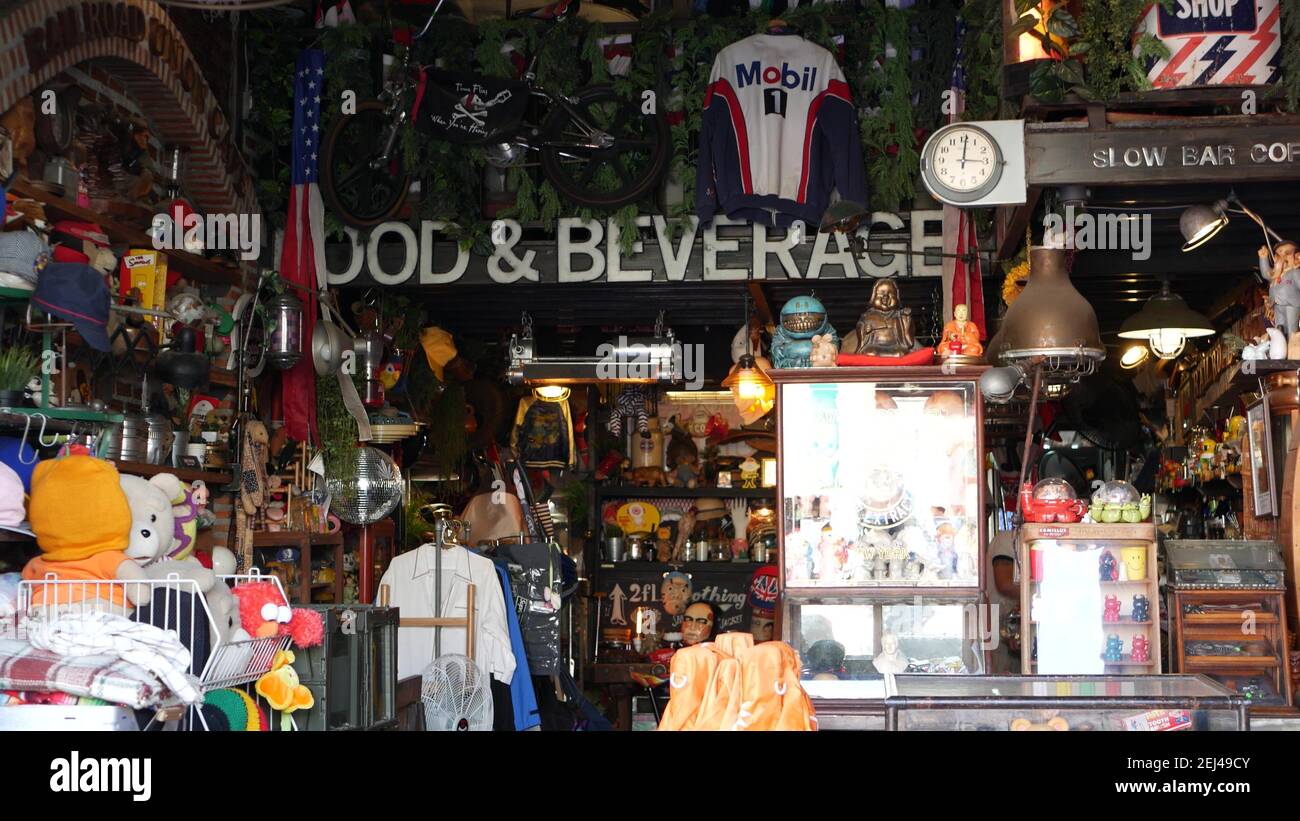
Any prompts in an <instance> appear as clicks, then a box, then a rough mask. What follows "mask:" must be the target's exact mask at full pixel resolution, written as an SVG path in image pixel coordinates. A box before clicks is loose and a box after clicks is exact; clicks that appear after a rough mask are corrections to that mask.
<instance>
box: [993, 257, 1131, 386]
mask: <svg viewBox="0 0 1300 821" xmlns="http://www.w3.org/2000/svg"><path fill="white" fill-rule="evenodd" d="M1029 272H1030V273H1029V282H1028V283H1027V284H1026V285H1025V290H1024V292H1023V293H1022V294H1021V295H1020V296H1019V297H1018V298H1017V299H1016V301H1015V302H1013V303H1012V304H1011V307H1010V308H1008V309H1007V314H1006V316H1005V317H1004V318H1003V320H1002V327H1001V328H1000V329H999V330H998V333H997V334H996V335H995V337H994V340H993V342H991V343H990V344H989V361H990V362H994V361H995V360H996V359H1000V360H1001V361H1002V362H1004V363H1007V364H1010V363H1014V362H1022V361H1025V360H1028V359H1032V358H1034V357H1049V358H1057V357H1068V358H1073V359H1077V360H1093V361H1096V360H1101V359H1105V358H1106V349H1105V347H1103V346H1102V344H1101V333H1100V331H1099V330H1098V329H1097V314H1096V312H1095V311H1093V309H1092V305H1091V304H1089V302H1088V300H1086V299H1084V298H1083V295H1082V294H1080V293H1079V292H1078V291H1076V290H1075V289H1074V285H1072V284H1071V283H1070V275H1069V274H1068V273H1067V272H1066V270H1065V250H1064V249H1062V248H1044V247H1037V246H1036V247H1033V248H1031V249H1030V251H1029Z"/></svg>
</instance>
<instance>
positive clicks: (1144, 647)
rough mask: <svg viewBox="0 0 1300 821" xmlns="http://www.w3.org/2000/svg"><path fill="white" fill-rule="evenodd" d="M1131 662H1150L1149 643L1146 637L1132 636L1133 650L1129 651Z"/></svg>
mask: <svg viewBox="0 0 1300 821" xmlns="http://www.w3.org/2000/svg"><path fill="white" fill-rule="evenodd" d="M1130 653H1131V657H1132V659H1133V661H1150V660H1151V642H1150V641H1148V640H1147V637H1146V636H1134V637H1133V648H1132V650H1131V651H1130Z"/></svg>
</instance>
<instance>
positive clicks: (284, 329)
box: [266, 291, 302, 371]
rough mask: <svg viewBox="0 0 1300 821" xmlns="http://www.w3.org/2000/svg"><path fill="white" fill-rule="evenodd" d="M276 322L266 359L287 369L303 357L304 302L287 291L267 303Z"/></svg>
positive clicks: (273, 365) (276, 366)
mask: <svg viewBox="0 0 1300 821" xmlns="http://www.w3.org/2000/svg"><path fill="white" fill-rule="evenodd" d="M266 310H267V315H268V316H270V317H271V318H272V319H273V320H274V323H275V330H274V331H272V333H271V340H270V347H269V348H268V349H267V352H266V359H267V361H268V362H270V363H271V366H272V367H274V368H279V369H280V370H282V371H287V370H289V369H290V368H292V367H293V366H294V365H296V364H298V360H299V359H301V358H302V302H301V301H299V299H298V297H296V296H294V295H293V294H291V293H289V292H288V291H285V292H284V293H282V294H280V295H279V296H276V297H275V298H273V299H272V300H271V301H270V302H268V303H267V305H266Z"/></svg>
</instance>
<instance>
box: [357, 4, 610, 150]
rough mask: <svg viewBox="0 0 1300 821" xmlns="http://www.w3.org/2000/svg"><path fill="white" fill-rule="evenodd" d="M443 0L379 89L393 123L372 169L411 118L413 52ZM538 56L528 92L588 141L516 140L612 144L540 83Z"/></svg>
mask: <svg viewBox="0 0 1300 821" xmlns="http://www.w3.org/2000/svg"><path fill="white" fill-rule="evenodd" d="M444 3H446V0H438V4H437V5H436V6H434V8H433V11H432V12H430V14H429V18H428V19H427V20H426V21H425V23H424V27H423V28H422V29H420V32H419V34H416V35H415V36H414V37H413V38H412V45H411V47H410V48H407V49H406V50H405V52H404V53H403V54H402V58H401V61H400V62H399V64H398V65H397V67H396V68H395V70H394V75H393V76H394V77H395V79H394V80H390V81H388V82H387V83H385V88H384V90H383V91H382V92H381V93H380V99H381V100H384V101H385V102H386V103H387V105H386V107H385V110H386V112H387V113H388V115H389V116H390V117H393V120H392V122H391V123H390V125H389V128H388V133H387V135H386V136H385V139H384V147H383V150H382V151H381V152H380V153H379V154H378V155H377V156H375V157H374V159H372V160H371V161H370V167H371V168H372V169H373V170H379V169H380V168H382V167H383V166H384V165H385V164H386V163H388V161H389V159H390V158H391V157H392V152H393V149H394V148H395V147H396V145H397V138H398V135H399V134H400V133H401V131H402V129H403V128H405V127H406V124H407V121H408V120H409V119H410V99H409V98H410V91H411V87H412V83H411V74H410V68H411V55H412V53H413V52H414V50H415V45H414V44H415V43H417V42H419V41H420V40H423V39H424V38H425V36H427V35H428V33H429V30H430V29H431V28H432V27H433V20H434V18H435V17H436V16H437V15H438V12H439V11H440V10H441V9H442V7H443V4H444ZM554 30H555V28H554V27H553V26H552V27H551V28H550V29H548V30H547V31H546V32H545V33H544V34H543V35H542V38H543V41H544V40H545V38H546V37H548V36H550V33H551V32H552V31H554ZM540 50H541V49H540V48H539V49H538V52H540ZM538 59H539V53H534V54H533V55H531V56H530V58H529V60H528V66H527V68H526V69H525V70H524V74H523V77H522V80H523V82H524V83H525V84H526V85H527V86H528V93H529V94H530V95H531V96H533V97H537V98H540V99H542V100H546V101H547V102H549V103H551V104H552V105H556V106H559V107H560V108H561V109H562V110H563V111H564V112H565V113H566V114H567V115H568V116H569V118H570V119H572V120H573V122H574V123H575V124H576V125H577V126H578V128H579V129H581V130H582V132H583V134H584V135H585V136H586V137H587V138H588V141H587V142H582V143H573V142H570V141H563V142H555V141H546V142H543V143H541V144H540V145H537V146H534V145H529V144H528V143H525V142H523V141H522V140H519V139H516V141H517V142H519V143H520V144H521V145H524V146H525V147H526V148H529V149H534V150H535V149H537V148H540V147H541V146H551V147H556V148H561V149H562V148H566V147H572V148H588V149H600V148H608V147H609V146H610V145H612V144H613V137H612V136H611V135H609V134H607V133H606V132H604V131H602V130H600V129H599V128H596V127H594V126H593V125H591V123H589V122H587V121H586V119H585V118H584V117H583V116H582V115H581V114H580V113H579V112H578V110H577V109H576V108H574V106H573V104H572V102H571V101H570V100H569V98H567V97H565V96H564V95H563V94H559V93H556V92H554V91H551V90H550V89H548V88H546V87H545V86H542V85H539V84H538V83H537V62H538Z"/></svg>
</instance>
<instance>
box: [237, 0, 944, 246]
mask: <svg viewBox="0 0 1300 821" xmlns="http://www.w3.org/2000/svg"><path fill="white" fill-rule="evenodd" d="M944 5H946V4H944ZM918 14H921V12H918V11H916V10H911V9H896V8H886V7H885V6H884V5H883V4H880V3H876V2H868V3H864V4H861V5H860V6H859V7H856V8H852V9H846V8H841V7H834V6H813V7H805V8H797V9H790V10H789V11H788V13H786V14H785V15H784V19H786V20H787V21H788V22H789V24H790V25H791V26H792V27H793V28H794V29H796V30H797V31H799V32H800V33H801V34H802V35H803V36H804V37H806V38H807V39H809V40H811V41H813V42H815V43H818V44H819V45H821V46H823V47H825V48H828V49H830V50H831V51H832V52H833V53H836V54H837V55H840V54H842V55H844V56H842V57H841V58H840V62H841V68H842V69H843V71H844V74H845V77H846V79H847V80H848V83H849V86H850V87H851V89H852V91H853V95H854V101H855V103H856V104H857V105H858V107H859V111H860V115H859V126H860V128H861V137H862V144H863V149H864V152H865V155H866V156H865V157H864V160H865V165H866V168H867V174H868V179H869V183H870V190H871V198H872V201H871V205H872V207H874V208H879V209H882V210H899V209H900V208H901V207H902V206H903V204H904V203H906V202H908V201H909V200H910V199H911V198H912V196H913V195H914V193H915V191H914V185H915V179H916V175H917V169H918V155H917V149H918V146H917V145H916V138H915V134H914V129H915V125H916V124H915V122H914V114H915V107H916V106H915V103H914V100H913V82H912V71H913V70H914V68H915V66H914V64H913V62H912V57H911V53H912V40H913V33H912V29H913V26H914V25H915V24H916V23H917V21H918V20H919V21H922V22H923V21H924V20H927V19H930V18H927V17H917V15H918ZM249 16H250V17H252V18H257V19H256V20H255V21H254V22H253V23H250V26H249V38H250V44H251V45H250V48H251V50H252V53H253V55H254V56H255V59H256V60H257V64H258V66H259V70H258V71H256V72H254V73H253V76H252V78H251V80H250V82H251V85H252V89H251V90H252V93H253V98H254V99H255V100H257V101H258V104H259V105H258V107H257V108H255V109H254V111H253V113H252V114H250V117H249V123H250V125H251V126H252V127H253V128H254V130H256V131H258V132H259V133H260V134H261V135H262V137H263V138H264V140H265V143H266V147H267V150H265V151H264V152H263V153H262V154H261V155H260V156H259V158H258V169H259V179H260V180H261V182H260V183H259V190H258V194H259V199H260V201H261V204H262V207H263V210H264V211H265V212H266V213H268V214H272V215H275V218H277V219H279V218H280V217H279V215H281V214H283V212H284V210H285V203H286V202H287V193H288V188H289V173H288V171H289V169H288V163H287V153H286V155H285V156H283V157H282V156H279V154H280V153H281V152H283V148H284V146H287V145H289V143H290V139H289V136H290V135H289V129H291V128H292V111H291V106H292V99H293V95H292V81H293V66H294V61H295V59H296V56H297V51H298V49H299V47H300V45H301V44H300V41H299V39H298V36H297V31H295V30H292V29H289V28H288V27H285V26H282V25H280V21H279V18H278V17H275V16H273V15H265V14H263V13H258V12H254V13H250V15H249ZM768 19H769V17H768V16H767V15H765V14H763V13H761V12H755V13H752V14H749V15H744V16H737V17H726V18H717V17H709V16H696V17H693V18H692V19H690V20H687V21H674V20H672V19H671V17H670V13H669V12H668V11H666V10H665V11H663V12H659V13H656V14H652V15H649V16H647V17H644V18H642V19H641V21H640V23H639V26H638V29H637V31H636V33H635V35H634V38H633V50H634V56H633V60H632V65H631V69H630V71H629V73H628V74H627V75H626V76H624V77H614V78H611V77H610V76H609V73H608V68H607V66H606V64H605V60H604V54H603V48H602V44H601V42H600V40H601V39H602V38H603V37H605V36H606V32H605V29H604V28H603V27H602V26H601V25H600V24H598V23H589V22H587V21H584V20H580V19H577V20H569V21H566V22H565V23H563V24H562V25H561V26H559V27H557V28H556V29H554V30H553V31H552V32H551V34H550V35H549V36H547V37H546V38H544V39H543V38H542V37H541V36H540V31H541V28H540V24H539V23H538V22H537V21H534V20H529V19H516V20H491V21H485V22H482V23H480V24H478V25H477V26H471V25H469V24H467V23H465V22H464V21H460V20H455V19H451V18H445V19H438V20H435V21H434V24H433V28H432V30H431V32H430V36H429V37H427V38H426V40H425V41H424V43H428V44H436V46H434V45H428V46H425V45H422V46H421V51H419V52H418V53H417V55H416V57H417V59H416V60H415V61H414V62H415V63H430V62H433V61H434V59H435V58H436V59H437V60H438V62H439V63H440V64H442V65H444V66H447V67H449V68H455V69H456V70H461V71H477V72H479V73H482V74H485V75H489V76H498V77H500V76H513V74H514V73H515V65H514V63H513V61H512V60H511V56H510V54H509V53H507V52H508V51H510V50H511V49H513V50H515V51H517V52H518V53H520V54H521V55H527V54H530V53H532V52H533V51H534V50H536V49H538V48H540V57H539V60H538V79H539V81H540V82H541V83H543V84H544V85H546V86H548V87H549V88H553V89H555V90H557V91H560V92H562V93H569V92H572V91H574V90H576V89H577V88H580V87H583V86H586V85H591V84H595V83H601V82H611V83H612V84H613V86H614V87H615V89H616V90H618V91H620V92H622V93H624V94H628V95H639V94H640V92H641V91H643V90H646V89H653V90H654V91H655V92H656V99H657V105H659V106H661V107H662V108H663V110H664V111H666V112H668V113H669V114H670V116H671V117H672V119H673V120H675V124H674V125H673V127H672V149H673V157H672V162H671V165H670V169H671V173H672V174H673V175H674V176H675V177H676V178H677V180H678V181H679V182H680V183H681V184H682V187H683V190H684V197H683V201H682V202H681V203H679V204H676V205H675V206H674V207H673V209H672V210H671V213H670V216H685V215H687V214H689V213H691V212H693V210H694V184H695V161H696V152H697V150H698V148H697V143H698V134H699V129H700V125H701V123H702V119H703V118H702V104H703V100H704V92H705V88H706V86H707V84H708V77H709V73H710V70H711V68H712V63H713V58H714V56H715V55H716V54H717V52H718V51H719V50H721V49H722V48H724V47H725V46H727V45H729V44H731V43H733V42H735V41H736V40H739V39H741V38H743V37H746V36H748V35H750V34H754V33H756V32H761V31H766V30H767V23H768ZM387 34H388V32H387V31H386V30H384V29H382V27H377V26H370V25H354V26H344V27H340V28H336V29H325V30H323V32H322V34H321V38H320V42H319V43H318V44H317V47H319V48H321V49H323V50H324V51H325V52H326V53H327V54H331V55H341V56H342V57H341V58H336V59H331V60H328V61H327V62H326V91H327V94H326V95H325V96H326V98H327V99H328V100H330V102H331V104H329V105H323V106H322V120H323V127H324V128H326V129H328V128H329V126H330V125H332V124H333V122H334V120H335V119H336V118H337V117H338V116H340V114H341V105H340V104H337V103H340V102H341V100H342V99H343V93H344V92H345V91H353V92H355V94H356V98H357V100H358V101H361V100H365V99H368V98H370V97H373V96H374V92H375V89H374V88H373V87H372V86H373V78H372V77H371V76H370V60H368V59H365V56H366V55H367V54H368V51H367V49H368V48H369V47H370V44H371V42H372V40H373V39H374V38H375V36H376V35H380V36H384V37H386V36H387ZM837 37H842V38H843V47H842V49H841V46H840V43H837V42H836V38H837ZM945 73H946V69H945ZM935 76H936V77H937V73H936V75H935ZM932 79H934V78H932ZM935 82H937V80H935V81H934V82H930V85H934V84H935ZM933 91H934V89H931V92H933ZM932 96H933V94H932V93H930V94H928V95H927V99H929V97H932ZM927 105H928V103H927ZM927 116H929V118H930V119H933V116H931V115H927ZM401 150H402V155H403V159H404V161H405V162H406V164H407V167H408V168H409V169H411V171H412V174H413V176H414V178H416V179H418V180H420V182H421V196H420V198H419V201H418V202H417V203H416V204H415V209H414V212H415V213H414V217H415V218H416V219H440V220H443V221H444V222H446V223H447V229H446V230H447V231H448V232H449V233H451V234H452V235H453V236H456V237H457V238H458V239H459V241H460V243H461V244H462V246H463V247H467V248H469V247H472V248H474V249H476V250H479V251H484V250H486V249H487V248H488V247H489V245H490V243H489V234H490V224H491V223H490V220H487V219H484V218H483V217H481V216H480V215H481V213H482V210H481V209H482V203H481V189H482V179H483V170H484V168H485V167H486V159H485V158H484V153H483V150H482V148H479V147H475V146H459V145H452V144H450V143H446V142H442V141H438V140H431V139H427V138H425V137H422V136H417V135H416V134H415V133H414V131H413V130H412V129H407V130H406V131H404V133H403V140H402V144H401ZM508 180H509V181H510V182H511V184H513V185H516V186H517V189H516V202H515V205H514V207H513V208H512V209H509V210H508V211H506V212H505V214H504V215H505V216H510V217H514V218H516V219H519V220H521V221H526V222H527V221H540V222H543V223H551V222H553V221H554V220H555V219H557V218H559V217H563V216H576V217H579V218H584V219H593V218H602V217H611V218H612V219H614V221H615V222H616V223H617V224H618V225H619V227H620V228H621V229H623V230H622V242H623V244H624V246H625V248H626V249H627V250H630V249H631V246H632V243H634V242H635V241H636V239H637V231H636V225H635V218H636V216H637V214H638V209H637V208H636V207H635V206H629V207H626V208H623V209H620V210H619V211H618V212H616V213H614V214H607V213H602V212H596V211H592V210H591V209H586V208H581V207H578V206H577V205H575V204H574V203H570V202H568V201H567V200H565V199H563V198H562V197H561V196H560V195H559V193H558V192H557V191H556V190H555V189H554V188H553V187H552V186H551V185H550V183H549V182H547V181H546V180H545V179H543V178H541V177H540V175H538V174H536V171H535V169H531V168H516V169H511V170H510V171H509V172H508ZM342 227H343V226H342V225H341V224H340V223H339V222H338V220H337V219H336V218H335V217H334V215H333V214H328V213H327V215H326V228H327V230H328V231H329V232H330V233H331V235H333V236H341V235H342Z"/></svg>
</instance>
